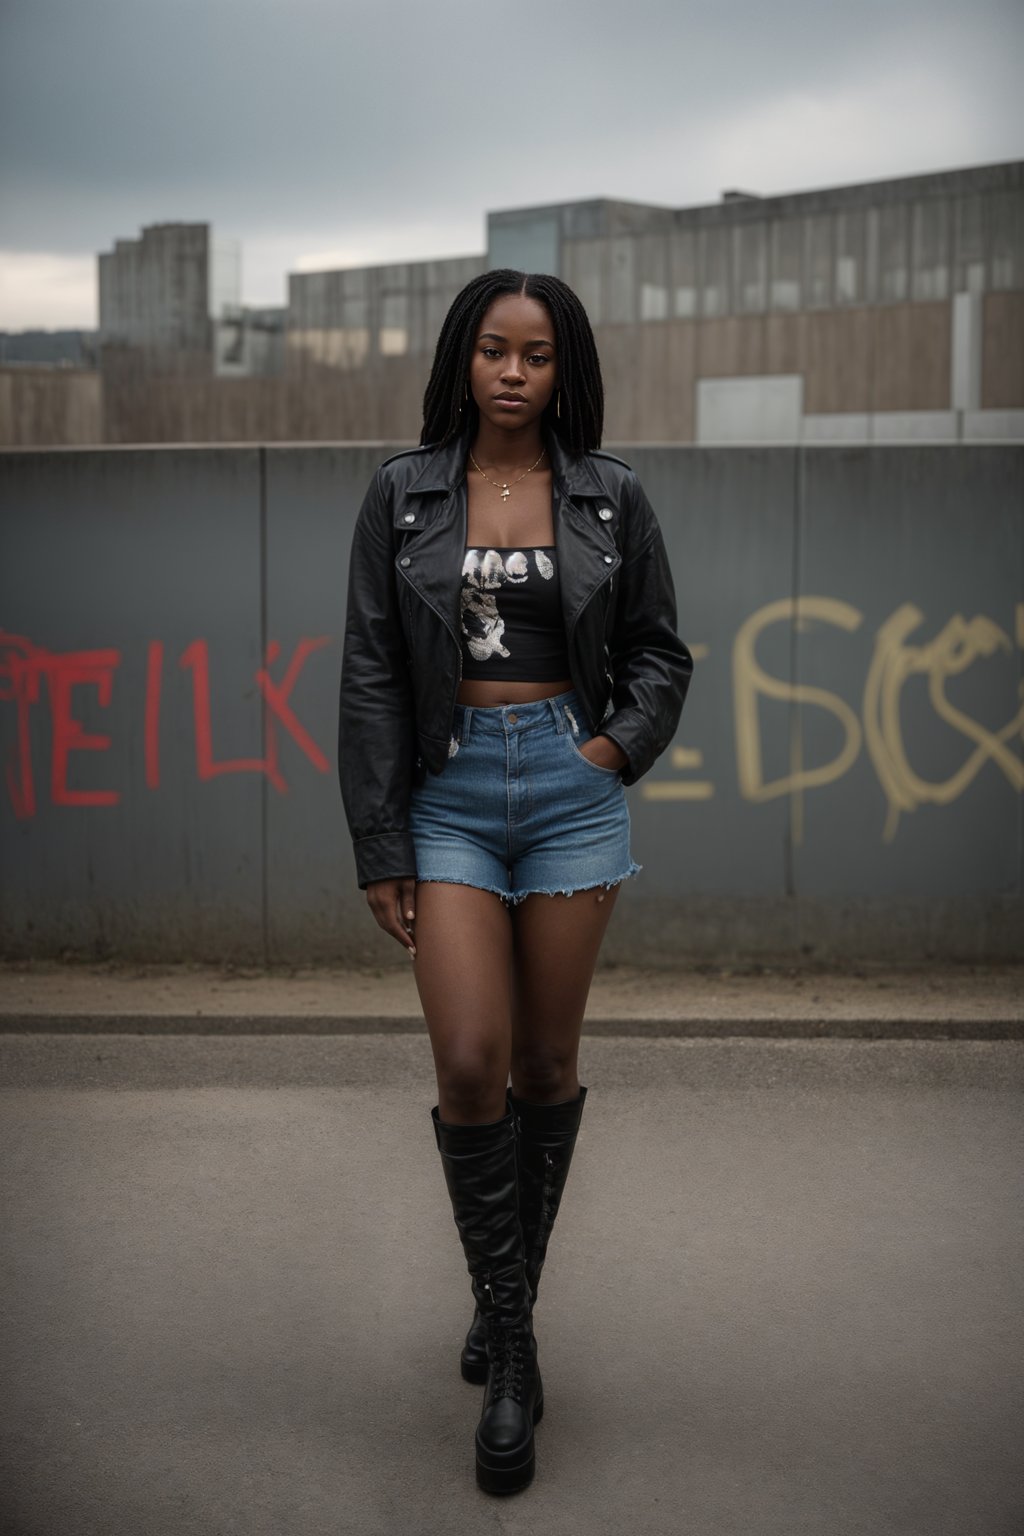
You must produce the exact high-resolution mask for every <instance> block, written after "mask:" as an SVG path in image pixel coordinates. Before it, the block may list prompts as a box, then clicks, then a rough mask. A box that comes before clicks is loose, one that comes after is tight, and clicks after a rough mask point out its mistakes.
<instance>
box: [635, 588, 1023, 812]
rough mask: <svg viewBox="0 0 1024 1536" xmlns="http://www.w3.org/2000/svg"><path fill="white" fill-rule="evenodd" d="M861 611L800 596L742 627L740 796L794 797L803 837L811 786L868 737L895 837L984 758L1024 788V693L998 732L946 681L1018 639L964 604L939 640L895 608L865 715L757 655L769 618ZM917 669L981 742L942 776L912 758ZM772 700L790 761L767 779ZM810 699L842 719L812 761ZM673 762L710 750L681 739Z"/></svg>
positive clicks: (653, 791)
mask: <svg viewBox="0 0 1024 1536" xmlns="http://www.w3.org/2000/svg"><path fill="white" fill-rule="evenodd" d="M862 620H863V614H861V613H860V612H859V610H858V609H856V608H854V607H852V606H851V605H850V604H849V603H844V602H841V601H839V600H837V599H835V598H829V597H801V598H797V599H795V600H794V599H791V598H781V599H779V600H778V601H776V602H771V603H766V604H765V605H764V607H762V608H759V609H757V611H756V612H755V613H752V614H751V615H750V617H749V618H748V619H747V620H746V621H745V622H744V623H743V624H742V625H741V626H740V628H739V630H738V631H737V634H736V637H735V640H734V642H733V651H732V674H733V709H734V719H735V728H736V766H737V776H738V781H739V789H740V793H741V794H742V795H743V797H744V799H746V800H751V801H765V800H771V799H774V798H776V797H778V796H780V795H789V796H790V797H791V808H792V825H793V837H794V840H795V841H796V842H800V841H801V840H802V836H803V795H804V793H805V792H806V791H807V790H808V789H812V788H816V787H820V786H822V785H826V784H832V783H834V782H835V781H836V780H837V779H839V778H841V777H842V775H843V774H844V773H846V772H847V771H848V770H849V769H850V767H851V766H852V765H853V763H854V762H855V761H856V759H857V757H858V755H859V753H860V749H861V745H862V743H864V742H866V744H867V750H868V754H869V756H870V758H871V762H872V764H873V766H874V769H875V772H876V773H877V775H878V779H879V782H880V784H881V786H882V789H883V792H884V794H885V796H886V800H887V803H888V813H887V816H886V820H885V824H884V827H883V830H882V836H883V840H884V841H885V842H891V841H892V840H893V838H894V837H895V835H896V830H897V826H898V822H899V817H900V815H901V813H903V812H905V811H912V810H914V809H916V807H917V806H918V805H921V804H924V803H925V802H929V801H930V802H931V803H933V804H937V805H948V804H949V803H950V802H952V801H953V800H955V799H956V797H957V796H958V795H960V794H962V793H963V792H964V790H965V789H966V788H967V786H968V785H969V784H970V783H971V782H972V781H973V779H975V778H976V777H977V775H978V774H979V773H980V771H981V769H982V768H983V767H984V765H985V764H986V763H988V762H991V763H992V764H994V765H995V766H996V767H997V768H999V769H1000V771H1001V772H1002V773H1003V774H1004V776H1005V777H1006V779H1007V781H1008V782H1009V783H1010V785H1011V786H1012V787H1013V788H1014V789H1016V790H1017V791H1018V792H1020V791H1022V790H1024V759H1022V758H1021V757H1020V756H1019V755H1018V754H1017V752H1015V751H1014V750H1013V749H1012V746H1011V743H1012V742H1014V741H1020V740H1021V739H1024V698H1022V702H1021V705H1020V707H1019V708H1018V709H1017V711H1016V712H1015V713H1014V715H1013V716H1012V718H1011V719H1010V720H1008V721H1007V722H1006V724H1005V725H1002V726H1001V727H1000V728H999V729H997V730H994V729H991V728H990V727H989V726H987V725H984V724H983V723H982V722H981V721H979V720H976V719H974V718H973V717H972V716H970V715H968V714H966V713H965V712H964V711H963V710H962V709H959V708H957V707H956V706H955V705H954V704H953V703H952V701H951V700H950V699H949V698H948V697H947V694H946V691H945V684H946V681H947V679H949V678H951V677H954V676H957V675H959V674H961V673H964V672H966V671H967V669H968V668H969V667H970V666H971V665H972V664H973V663H974V662H975V661H977V660H979V659H984V658H987V657H989V656H992V655H994V654H995V653H996V652H997V651H1003V652H1008V651H1011V650H1012V649H1013V641H1012V640H1011V638H1010V636H1009V635H1008V634H1007V633H1006V631H1005V630H1004V629H1003V628H1001V627H1000V625H998V624H997V623H995V621H994V620H992V619H990V618H988V617H986V616H985V615H982V614H979V615H976V616H975V617H974V618H972V619H965V618H964V617H963V616H962V615H961V614H954V616H953V617H952V618H951V619H950V620H949V621H948V622H947V623H946V624H945V625H944V626H943V628H942V629H941V630H940V631H939V632H938V634H937V635H936V636H935V637H934V639H932V640H930V641H927V642H925V643H923V644H920V645H912V644H910V643H909V640H908V636H909V635H910V634H911V633H912V632H913V631H914V630H915V629H917V628H918V627H919V626H920V625H921V624H922V623H924V620H925V615H924V614H923V613H922V612H921V610H920V609H919V608H917V607H915V606H914V604H912V603H904V604H902V605H901V606H900V607H899V608H897V609H896V611H895V612H894V613H893V614H891V615H890V616H889V618H888V619H886V620H885V621H884V622H883V623H882V624H881V625H880V626H879V628H878V630H877V632H876V635H875V639H874V650H873V654H872V657H871V661H870V664H869V667H868V671H867V677H866V681H865V686H864V694H863V699H862V706H861V716H862V718H860V717H858V715H857V713H856V712H855V711H854V710H853V709H852V708H851V707H850V705H849V704H848V703H847V702H846V700H845V699H843V698H841V697H840V695H839V694H837V693H833V692H831V691H830V690H829V689H826V688H817V687H812V686H810V685H809V684H806V683H800V682H788V681H786V680H785V679H783V678H779V677H773V676H772V675H771V674H770V673H768V672H767V671H765V669H764V668H763V667H762V666H761V664H760V663H759V662H758V660H757V658H756V656H755V645H756V642H757V640H758V638H759V637H760V636H761V635H762V634H763V632H764V631H765V629H766V628H767V627H768V626H769V625H771V624H777V623H783V622H785V623H788V624H790V625H791V626H793V627H794V628H796V629H797V630H801V629H806V628H807V627H808V626H809V625H810V624H812V623H814V622H819V623H825V624H831V625H834V626H836V627H838V628H840V629H843V630H845V631H847V633H853V631H854V630H856V629H857V628H858V627H859V626H860V624H861V622H862ZM1015 639H1016V644H1017V646H1018V647H1020V648H1021V649H1022V650H1024V603H1018V604H1017V605H1016V608H1015ZM691 649H694V648H693V647H691ZM696 654H697V652H696V650H695V649H694V655H695V656H696ZM914 675H923V676H924V677H925V678H926V679H927V692H928V698H929V701H930V703H931V705H932V708H933V709H934V710H935V713H936V714H937V715H938V716H939V718H940V719H942V720H944V721H945V722H946V724H947V725H949V726H951V727H952V728H953V729H954V730H956V731H958V732H959V733H960V734H961V735H963V736H964V737H965V738H966V739H967V740H968V741H969V742H971V743H973V744H974V750H973V751H972V752H971V753H970V754H969V755H968V757H967V758H966V759H965V760H964V761H963V762H962V763H961V765H960V767H959V768H958V769H957V770H956V771H955V772H954V773H952V774H951V775H950V776H949V777H948V778H946V779H944V780H941V781H935V780H931V779H927V778H925V777H924V776H923V775H921V774H920V773H918V772H917V771H916V770H915V769H914V768H913V767H912V765H911V762H910V757H909V754H908V751H907V747H906V745H905V742H904V735H905V729H904V724H903V715H902V704H903V700H902V693H903V689H904V687H905V685H906V683H907V682H908V680H909V679H910V678H911V677H912V676H914ZM1022 691H1024V690H1022ZM765 699H771V700H776V701H778V702H780V703H782V704H784V705H786V706H787V707H788V723H787V745H788V758H789V768H788V771H787V772H786V773H784V774H782V775H780V776H779V777H778V778H776V779H773V780H768V779H766V778H765V774H764V766H763V751H762V743H763V732H762V726H761V719H760V704H761V701H762V700H765ZM812 707H813V708H817V709H824V710H826V711H828V712H829V713H830V714H831V715H832V716H833V717H834V718H835V719H836V720H837V721H838V722H839V724H840V726H841V727H842V730H843V744H842V746H841V748H840V750H839V751H838V752H837V753H836V755H835V756H834V757H833V758H832V760H831V761H830V762H827V763H821V764H816V765H815V766H813V767H807V766H806V765H805V762H804V752H803V730H802V711H803V709H804V708H812ZM669 760H670V762H671V764H672V766H673V767H674V768H678V769H687V768H695V767H699V766H700V765H701V762H702V757H701V754H700V752H699V751H698V750H697V749H695V748H692V747H690V748H681V747H676V748H674V749H673V751H672V753H671V754H670V759H669ZM640 793H641V796H642V797H643V798H644V799H647V800H684V799H706V798H707V797H708V796H709V795H710V794H712V793H713V786H712V785H710V784H708V783H707V782H706V781H704V782H697V781H692V780H691V781H685V780H684V781H682V782H677V781H674V780H670V779H669V780H664V779H662V780H659V779H652V780H650V781H645V782H644V783H643V784H642V785H641V786H640Z"/></svg>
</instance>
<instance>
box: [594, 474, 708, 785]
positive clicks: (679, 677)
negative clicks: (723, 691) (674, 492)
mask: <svg viewBox="0 0 1024 1536" xmlns="http://www.w3.org/2000/svg"><path fill="white" fill-rule="evenodd" d="M625 499H626V517H625V522H624V532H623V550H622V565H621V566H620V567H619V600H618V604H617V605H616V611H615V621H614V628H613V631H612V635H611V639H610V642H609V650H610V657H611V671H612V695H611V711H610V713H609V714H608V715H607V716H606V717H605V720H604V722H603V723H602V724H601V725H600V726H599V727H598V729H599V731H600V733H601V734H602V735H605V736H609V737H611V739H612V741H614V742H615V743H616V744H617V745H618V746H619V747H621V748H622V750H623V752H625V754H626V756H627V757H628V759H629V762H628V763H627V765H626V767H625V768H624V769H623V770H622V782H623V783H624V784H634V783H635V782H636V780H637V779H639V778H640V777H642V775H643V774H645V773H646V772H647V770H648V769H649V768H650V767H651V766H652V765H653V764H654V762H655V760H656V759H657V758H658V757H660V756H661V754H662V752H664V750H665V748H666V747H667V746H668V745H669V743H670V742H671V740H672V738H673V736H674V735H675V734H676V730H677V728H678V726H679V716H680V714H681V713H682V708H683V701H684V699H685V698H686V692H687V689H688V688H689V686H690V677H691V675H692V673H693V657H692V655H691V654H690V651H689V649H688V647H687V646H686V645H684V644H683V642H682V640H680V638H679V635H678V634H677V633H676V594H675V585H674V583H673V580H672V571H671V568H670V566H669V562H668V553H667V551H666V549H665V540H664V538H663V536H662V532H661V528H660V527H659V525H658V520H657V518H656V516H655V514H654V509H653V507H652V506H651V504H650V502H649V501H648V499H647V497H646V495H645V494H644V490H643V487H642V486H641V485H640V482H639V480H638V479H637V477H636V475H631V476H630V480H629V482H628V488H627V491H626V498H625Z"/></svg>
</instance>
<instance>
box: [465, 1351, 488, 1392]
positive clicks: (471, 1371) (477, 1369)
mask: <svg viewBox="0 0 1024 1536" xmlns="http://www.w3.org/2000/svg"><path fill="white" fill-rule="evenodd" d="M460 1368H461V1370H462V1379H463V1381H471V1382H472V1383H473V1385H474V1386H477V1387H482V1386H483V1385H484V1384H485V1382H486V1381H487V1356H486V1355H485V1356H484V1358H483V1359H482V1360H467V1359H466V1358H465V1357H463V1359H462V1360H461V1362H460Z"/></svg>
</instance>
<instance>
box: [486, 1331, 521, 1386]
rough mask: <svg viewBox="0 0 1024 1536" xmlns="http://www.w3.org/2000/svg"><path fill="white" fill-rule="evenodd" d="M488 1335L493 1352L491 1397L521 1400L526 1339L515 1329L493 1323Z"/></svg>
mask: <svg viewBox="0 0 1024 1536" xmlns="http://www.w3.org/2000/svg"><path fill="white" fill-rule="evenodd" d="M490 1337H491V1341H492V1343H491V1348H492V1352H493V1353H492V1361H493V1365H492V1375H491V1382H492V1390H491V1399H492V1401H493V1400H494V1399H495V1398H498V1397H513V1398H515V1399H516V1401H517V1402H521V1401H522V1396H523V1370H524V1367H525V1351H526V1340H525V1339H524V1338H523V1335H522V1333H521V1332H519V1331H518V1330H517V1329H515V1328H501V1327H495V1326H494V1324H493V1323H492V1324H491V1325H490Z"/></svg>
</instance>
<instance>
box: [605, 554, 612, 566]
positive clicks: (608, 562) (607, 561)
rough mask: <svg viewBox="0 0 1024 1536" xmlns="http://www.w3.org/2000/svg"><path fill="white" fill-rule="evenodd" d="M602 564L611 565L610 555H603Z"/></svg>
mask: <svg viewBox="0 0 1024 1536" xmlns="http://www.w3.org/2000/svg"><path fill="white" fill-rule="evenodd" d="M604 563H605V565H611V563H612V556H611V555H605V557H604Z"/></svg>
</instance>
